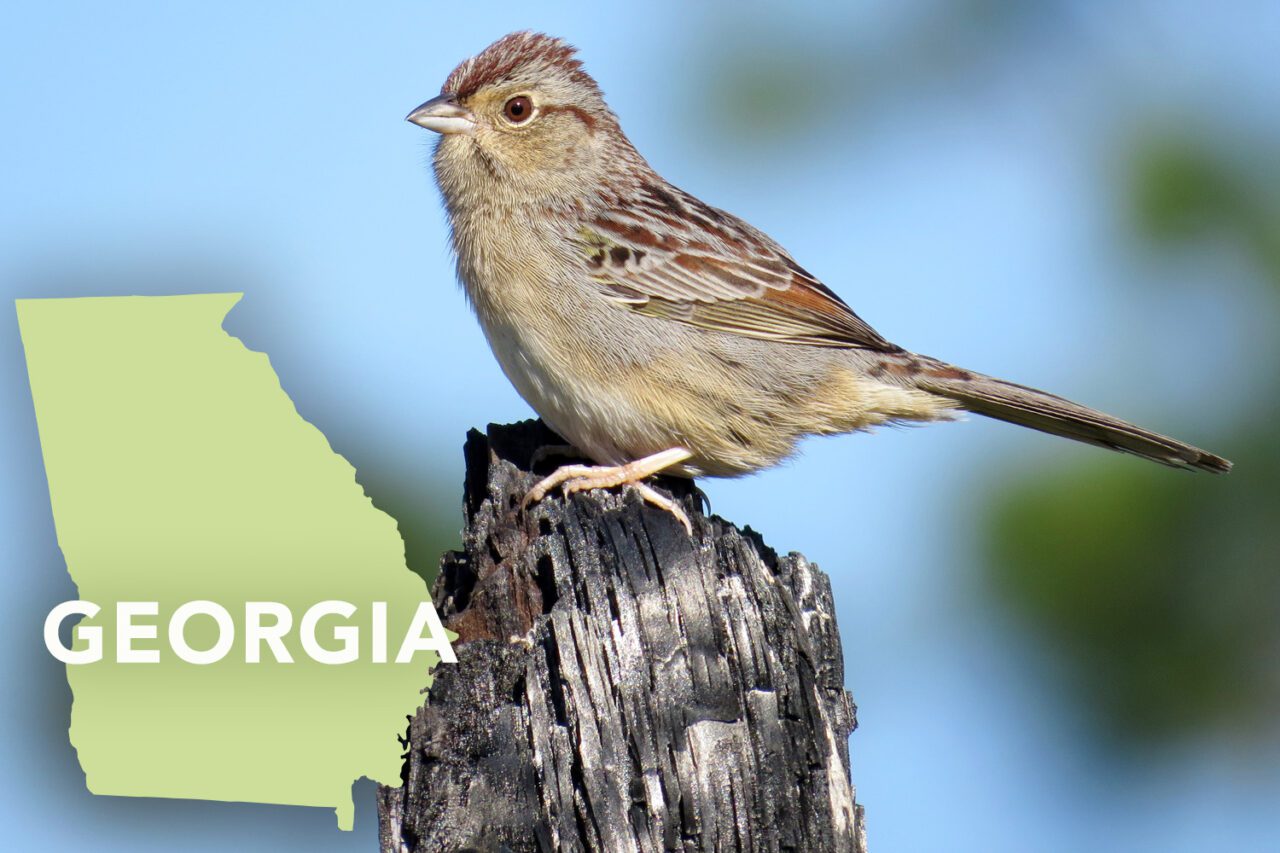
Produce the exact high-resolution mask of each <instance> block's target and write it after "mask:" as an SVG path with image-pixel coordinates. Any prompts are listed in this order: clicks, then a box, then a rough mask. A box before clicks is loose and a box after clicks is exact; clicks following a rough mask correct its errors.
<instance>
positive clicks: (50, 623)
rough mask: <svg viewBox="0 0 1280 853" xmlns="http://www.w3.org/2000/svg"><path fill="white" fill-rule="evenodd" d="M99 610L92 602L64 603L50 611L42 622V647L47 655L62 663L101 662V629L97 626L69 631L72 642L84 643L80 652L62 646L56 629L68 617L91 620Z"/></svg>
mask: <svg viewBox="0 0 1280 853" xmlns="http://www.w3.org/2000/svg"><path fill="white" fill-rule="evenodd" d="M101 609H102V608H101V607H99V606H98V605H96V604H94V603H93V602H92V601H64V602H62V603H61V604H59V605H58V606H57V607H55V608H53V609H52V610H50V611H49V615H48V616H46V617H45V620H44V645H45V648H47V649H48V650H49V654H51V655H53V656H54V657H55V658H57V659H58V660H60V661H62V662H63V663H97V662H98V661H100V660H102V629H101V628H99V627H98V626H96V625H84V626H80V625H77V626H76V627H74V628H72V629H71V635H72V637H73V638H74V640H83V641H84V643H85V648H83V649H81V650H80V651H73V650H72V649H69V648H67V647H66V646H64V645H62V638H61V637H59V636H58V629H59V628H61V627H62V622H63V620H64V619H66V618H67V617H68V616H72V615H75V614H80V615H83V616H85V617H87V618H90V619H92V618H93V617H94V616H97V615H98V611H100V610H101ZM74 640H73V642H74Z"/></svg>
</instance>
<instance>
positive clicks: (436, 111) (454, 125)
mask: <svg viewBox="0 0 1280 853" xmlns="http://www.w3.org/2000/svg"><path fill="white" fill-rule="evenodd" d="M404 120H405V121H411V122H413V123H414V124H416V125H418V127H425V128H426V129H427V130H434V131H435V132H436V133H467V134H469V133H471V132H473V131H474V130H475V129H476V117H475V116H474V115H472V114H471V111H470V110H468V109H467V108H466V107H464V106H462V105H461V104H459V103H458V98H457V96H456V95H454V94H453V93H452V92H445V93H443V94H441V95H438V96H436V97H434V98H432V99H431V100H429V101H427V102H426V103H425V104H422V105H421V106H419V107H418V108H417V109H415V110H414V111H413V112H411V113H409V114H408V115H407V116H405V117H404Z"/></svg>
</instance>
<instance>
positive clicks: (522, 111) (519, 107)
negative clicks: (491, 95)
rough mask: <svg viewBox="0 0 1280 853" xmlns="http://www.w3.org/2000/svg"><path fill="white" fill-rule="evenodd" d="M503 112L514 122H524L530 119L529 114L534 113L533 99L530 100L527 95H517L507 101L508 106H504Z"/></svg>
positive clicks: (508, 119)
mask: <svg viewBox="0 0 1280 853" xmlns="http://www.w3.org/2000/svg"><path fill="white" fill-rule="evenodd" d="M502 114H503V115H505V116H506V117H507V121H509V122H511V123H512V124H522V123H524V122H526V121H528V120H529V116H531V115H533V101H531V100H529V98H528V96H526V95H516V96H515V97H514V98H512V99H511V100H509V101H507V104H506V106H504V107H503V108H502Z"/></svg>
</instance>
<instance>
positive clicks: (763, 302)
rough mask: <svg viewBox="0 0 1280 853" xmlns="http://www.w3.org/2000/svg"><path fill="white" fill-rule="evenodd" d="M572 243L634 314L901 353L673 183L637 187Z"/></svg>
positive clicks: (768, 248) (745, 229)
mask: <svg viewBox="0 0 1280 853" xmlns="http://www.w3.org/2000/svg"><path fill="white" fill-rule="evenodd" d="M577 239H578V241H579V244H580V247H581V250H582V256H583V262H584V263H585V264H586V266H587V271H588V274H589V275H590V277H591V279H592V281H594V282H596V284H598V285H599V287H600V289H601V292H602V293H603V294H604V295H605V296H606V297H607V298H609V299H611V300H613V301H615V302H616V303H618V304H619V305H621V306H625V307H627V308H629V309H630V310H633V311H636V312H638V313H641V314H646V315H649V316H652V317H662V318H664V319H668V320H675V321H678V322H682V323H689V324H691V325H694V326H700V327H702V328H706V329H714V330H717V331H723V332H731V333H734V334H739V335H746V336H748V337H754V338H762V339H766V340H772V341H780V342H783V343H793V344H809V345H811V346H829V347H856V348H862V349H872V350H876V351H880V352H900V351H901V350H900V348H899V347H897V346H895V345H893V344H891V343H889V342H888V341H886V340H885V339H884V338H883V337H881V336H880V335H879V333H877V332H876V331H875V330H874V329H872V328H871V327H870V326H869V325H867V323H866V322H864V321H863V320H862V318H860V317H859V316H858V315H857V314H855V313H853V310H852V309H851V308H850V307H849V306H848V305H846V304H845V303H844V302H843V301H842V300H841V299H840V297H839V296H837V295H836V294H835V293H833V292H832V291H831V290H830V289H829V288H828V287H827V286H826V285H824V284H823V283H822V282H820V281H818V279H816V278H814V277H813V276H812V275H810V274H809V273H808V272H806V271H805V270H804V269H802V268H801V267H800V265H799V264H797V263H796V262H795V261H794V260H792V259H791V256H790V255H788V254H787V253H786V251H785V250H783V249H782V248H781V247H780V246H778V245H777V244H776V243H774V242H773V241H772V240H771V239H769V238H768V237H767V236H765V235H764V234H762V233H761V232H759V231H757V230H756V229H754V228H752V227H751V226H750V225H748V224H746V223H745V222H743V221H742V220H740V219H738V218H736V217H734V216H732V215H730V214H728V213H725V212H724V211H722V210H717V209H716V208H713V207H710V206H709V205H706V204H704V203H702V202H701V201H699V200H698V199H696V198H694V197H693V196H691V195H689V194H688V193H684V192H682V191H680V190H677V189H675V188H674V187H670V186H664V185H660V184H657V183H647V184H643V185H641V188H640V192H639V193H638V194H637V196H636V197H635V198H634V199H629V200H628V203H627V204H625V205H618V206H613V207H612V209H611V211H610V212H609V213H608V214H605V215H598V216H595V217H592V218H590V219H589V220H588V221H587V222H586V223H584V224H583V226H582V227H581V229H580V230H579V231H578V234H577Z"/></svg>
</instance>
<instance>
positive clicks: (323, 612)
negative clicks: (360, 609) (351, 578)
mask: <svg viewBox="0 0 1280 853" xmlns="http://www.w3.org/2000/svg"><path fill="white" fill-rule="evenodd" d="M355 612H356V607H355V605H354V604H351V603H350V602H347V601H321V602H318V603H316V604H313V605H311V607H309V608H308V609H307V612H306V613H304V614H302V625H301V626H300V629H299V630H300V631H301V639H302V648H303V649H304V650H305V651H306V653H307V654H309V655H310V656H311V659H312V660H314V661H315V662H316V663H331V664H339V663H351V662H352V661H353V660H355V659H356V658H358V657H360V629H359V628H357V627H356V626H354V625H339V626H338V627H336V628H334V629H333V638H334V639H335V640H341V641H342V648H340V649H336V650H332V651H331V650H329V649H326V648H324V647H323V646H321V645H320V644H319V643H318V642H316V623H318V622H319V621H320V620H321V619H322V618H323V617H325V616H332V615H337V616H343V617H345V618H347V619H350V618H351V616H352V615H353V614H354V613H355Z"/></svg>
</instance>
